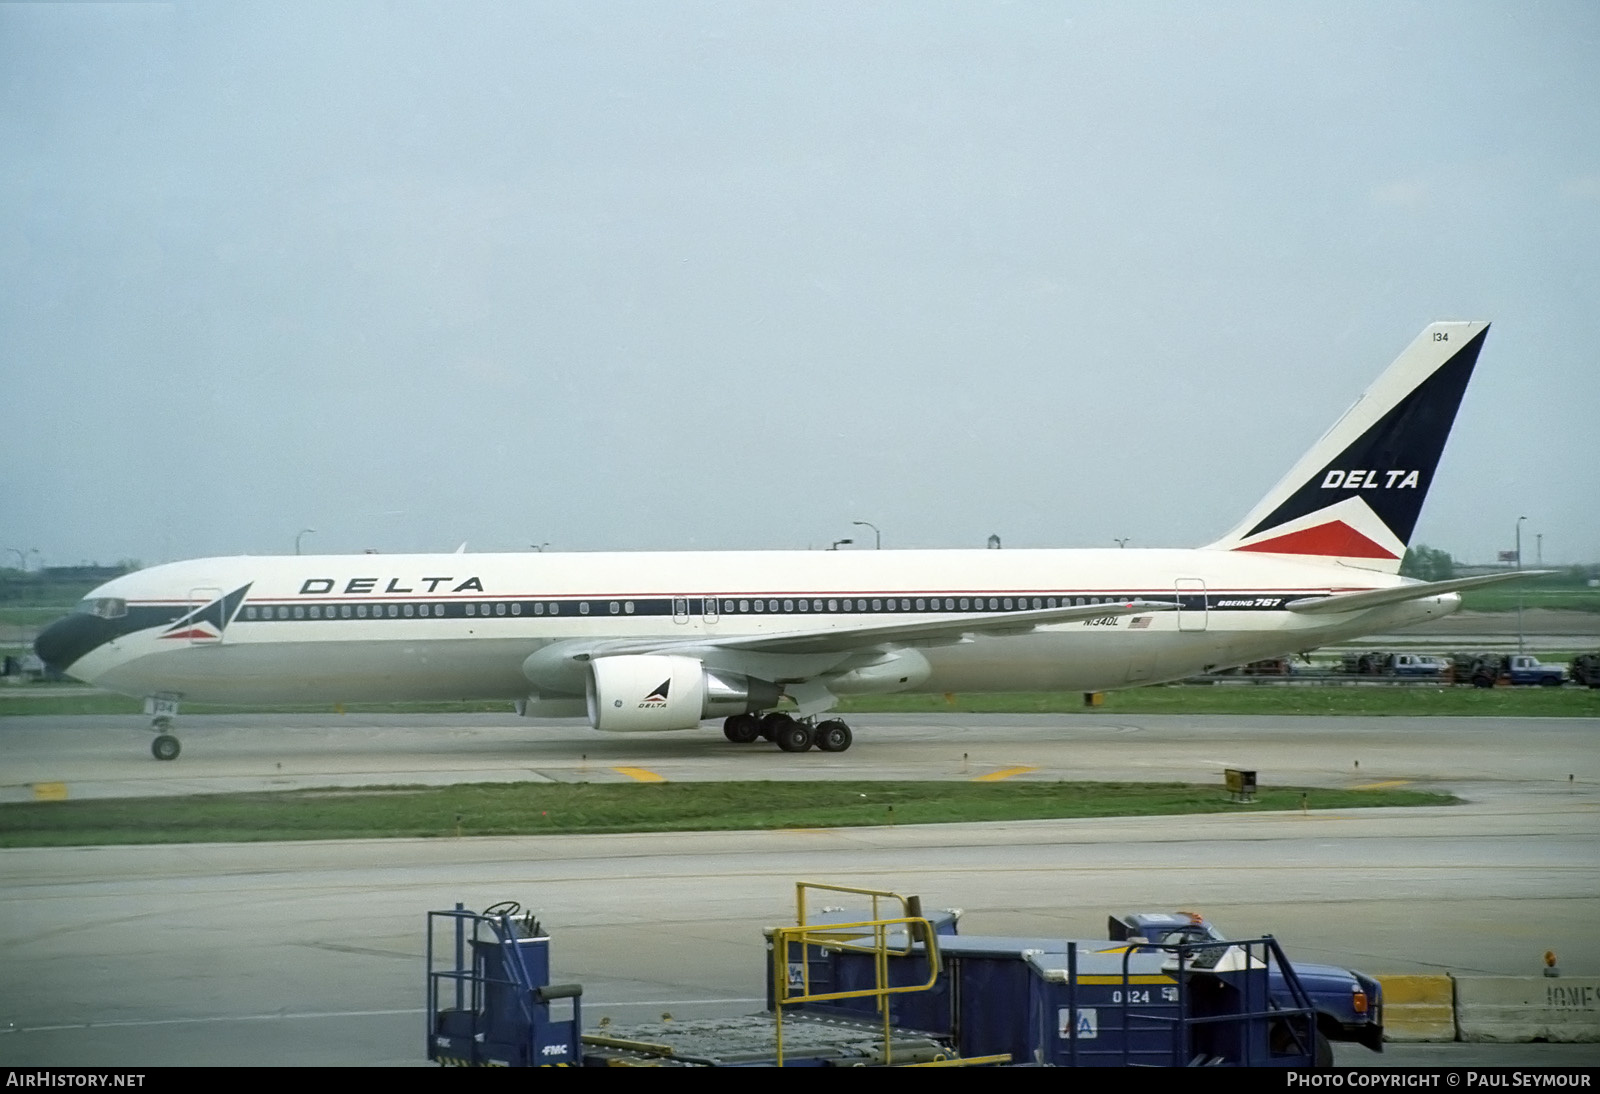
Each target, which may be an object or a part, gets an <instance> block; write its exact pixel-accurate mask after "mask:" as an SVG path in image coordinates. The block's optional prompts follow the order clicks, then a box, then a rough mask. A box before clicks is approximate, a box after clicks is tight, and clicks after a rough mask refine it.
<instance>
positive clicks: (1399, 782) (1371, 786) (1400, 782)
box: [1350, 779, 1415, 790]
mask: <svg viewBox="0 0 1600 1094" xmlns="http://www.w3.org/2000/svg"><path fill="white" fill-rule="evenodd" d="M1414 781H1415V780H1413V779H1390V780H1389V781H1388V782H1381V783H1367V784H1365V785H1364V786H1352V787H1351V788H1350V789H1352V790H1387V789H1389V788H1390V787H1391V786H1406V785H1407V784H1409V783H1411V782H1414Z"/></svg>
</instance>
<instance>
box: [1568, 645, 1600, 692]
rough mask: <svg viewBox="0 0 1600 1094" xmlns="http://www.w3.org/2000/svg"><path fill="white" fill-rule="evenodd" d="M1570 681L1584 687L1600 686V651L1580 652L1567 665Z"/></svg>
mask: <svg viewBox="0 0 1600 1094" xmlns="http://www.w3.org/2000/svg"><path fill="white" fill-rule="evenodd" d="M1568 670H1569V675H1570V676H1571V677H1572V682H1573V683H1575V684H1582V685H1583V686H1584V687H1586V688H1600V653H1580V654H1578V656H1576V657H1574V658H1573V659H1572V664H1571V665H1569V666H1568Z"/></svg>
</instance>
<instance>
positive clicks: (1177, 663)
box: [70, 550, 1459, 703]
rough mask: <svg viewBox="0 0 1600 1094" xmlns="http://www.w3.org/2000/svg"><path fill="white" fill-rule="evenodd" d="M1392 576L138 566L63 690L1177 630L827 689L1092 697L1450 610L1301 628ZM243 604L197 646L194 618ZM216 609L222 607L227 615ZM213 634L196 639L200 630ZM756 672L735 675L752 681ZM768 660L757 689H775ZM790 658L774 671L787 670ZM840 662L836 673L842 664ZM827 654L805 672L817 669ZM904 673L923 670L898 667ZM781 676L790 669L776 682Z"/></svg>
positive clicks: (773, 555) (1050, 564) (1381, 611)
mask: <svg viewBox="0 0 1600 1094" xmlns="http://www.w3.org/2000/svg"><path fill="white" fill-rule="evenodd" d="M1405 583H1406V582H1405V579H1402V578H1398V577H1392V576H1390V575H1387V574H1383V573H1377V572H1373V571H1366V570H1360V569H1355V568H1352V567H1347V566H1340V565H1328V564H1319V563H1315V562H1307V561H1303V560H1300V559H1297V558H1293V557H1285V556H1274V555H1265V554H1249V553H1242V552H1230V551H1217V550H1005V551H998V550H996V551H964V550H963V551H942V550H932V551H860V550H857V551H810V552H775V551H774V552H729V553H689V552H684V553H652V554H636V553H629V554H544V553H532V554H447V555H323V556H292V557H273V558H259V557H248V556H246V557H235V558H211V559H200V560H195V561H189V562H180V563H173V564H170V565H164V566H157V567H153V568H151V569H148V570H143V571H140V572H138V573H134V574H129V575H127V576H125V577H121V578H118V579H116V580H114V581H112V582H109V583H107V584H106V585H104V586H102V587H101V588H99V589H97V590H95V592H94V593H93V594H91V598H101V599H115V600H117V601H125V602H126V605H127V608H128V611H129V612H130V613H132V612H138V613H143V614H142V616H139V617H134V616H129V617H127V618H143V619H145V620H149V621H152V625H151V626H148V627H144V628H143V629H131V630H128V632H127V633H122V634H119V635H118V636H117V637H116V638H114V639H113V640H110V641H107V642H104V643H103V644H101V645H98V646H96V647H95V648H92V649H89V650H88V651H87V652H85V653H84V654H83V655H82V656H81V658H79V659H78V660H76V661H75V662H74V663H73V664H71V665H70V672H71V673H72V675H74V676H76V677H78V678H80V679H83V680H86V681H89V682H92V683H95V684H99V685H101V686H104V687H106V688H109V689H112V690H114V691H119V692H123V693H126V694H130V695H156V694H166V695H172V696H174V697H177V698H181V699H183V700H185V701H189V702H212V703H219V702H245V703H254V702H277V703H294V702H358V701H385V700H422V699H507V700H513V699H526V698H528V697H530V696H533V697H534V698H536V699H539V698H542V699H545V700H551V699H563V698H571V697H573V696H574V695H576V696H581V695H582V690H581V686H579V687H578V688H577V689H576V690H575V691H572V690H569V689H568V688H567V687H566V686H564V685H560V682H559V681H558V682H557V683H558V685H560V686H557V687H555V688H552V687H551V685H550V682H549V681H544V682H542V683H541V682H540V681H538V680H534V679H531V678H530V676H529V675H528V672H527V671H526V670H525V668H524V663H525V662H526V661H528V659H529V658H530V656H531V655H533V654H535V653H537V652H538V651H540V650H541V649H542V648H544V647H546V646H548V645H550V644H551V643H556V642H561V641H563V640H568V639H586V640H595V639H619V640H641V639H653V638H662V637H667V638H672V639H691V638H692V639H696V640H707V639H716V638H723V637H728V636H734V635H743V634H772V633H778V632H783V631H790V630H794V631H799V630H805V631H815V630H817V629H818V628H826V627H834V626H837V627H840V628H848V627H851V626H860V625H863V624H865V623H886V622H894V621H921V620H937V619H941V618H959V617H960V616H961V615H962V614H965V613H978V612H984V613H987V612H993V611H1011V610H1023V609H1027V608H1035V607H1055V606H1057V605H1058V604H1060V605H1063V606H1065V605H1067V604H1076V603H1080V602H1081V603H1093V602H1094V600H1095V598H1103V599H1105V600H1123V599H1126V598H1129V597H1139V598H1142V599H1145V600H1151V601H1163V602H1168V603H1171V602H1174V601H1177V602H1179V603H1181V604H1182V605H1183V606H1182V608H1180V609H1179V610H1176V611H1164V612H1153V613H1150V614H1148V615H1143V616H1138V615H1135V616H1126V615H1125V616H1108V617H1105V618H1100V619H1090V620H1086V621H1081V622H1072V623H1065V624H1054V625H1049V626H1044V627H1040V628H1038V629H1035V630H1031V631H1026V632H1024V633H1018V634H1015V635H979V636H974V637H970V638H967V639H964V640H956V641H943V642H937V643H933V642H930V643H928V644H926V645H921V644H918V643H899V645H900V646H902V647H905V646H909V647H913V648H915V649H916V652H917V654H920V657H921V658H924V659H925V660H926V665H925V666H923V667H925V671H918V672H915V673H908V674H906V675H905V676H904V677H901V678H898V679H887V680H885V679H878V678H873V677H871V675H870V673H868V674H867V675H866V676H865V677H862V676H859V675H857V676H849V675H847V674H844V673H842V672H841V673H840V674H836V679H835V681H834V685H833V691H834V692H836V693H838V694H847V693H849V692H851V691H852V690H855V691H867V690H871V691H895V690H899V691H913V690H915V691H925V692H963V691H1013V690H1071V691H1103V690H1111V689H1116V688H1124V687H1133V686H1138V685H1142V684H1149V683H1156V682H1160V681H1163V680H1172V679H1178V678H1182V677H1185V676H1189V675H1192V674H1194V673H1196V672H1199V671H1202V670H1204V669H1206V668H1208V667H1221V666H1228V665H1237V664H1242V663H1245V662H1248V661H1253V660H1257V659H1259V658H1263V657H1269V656H1275V655H1280V654H1287V653H1292V652H1297V651H1303V650H1309V649H1313V648H1315V647H1317V646H1320V645H1324V644H1327V643H1329V642H1332V641H1337V640H1341V639H1347V638H1352V637H1357V636H1359V635H1362V634H1366V633H1372V632H1374V631H1385V630H1389V629H1392V628H1398V627H1404V626H1409V625H1411V624H1414V623H1418V622H1421V621H1423V620H1426V619H1430V618H1435V617H1437V616H1441V615H1445V614H1447V613H1449V612H1451V611H1453V610H1455V608H1456V607H1457V605H1458V603H1459V600H1458V598H1457V597H1456V596H1454V595H1448V594H1447V595H1444V596H1435V597H1429V598H1424V599H1419V600H1415V601H1410V602H1407V603H1404V604H1399V605H1392V606H1387V607H1383V608H1375V609H1369V610H1366V611H1358V612H1347V613H1342V614H1332V615H1329V614H1320V615H1302V614H1299V613H1297V612H1293V611H1288V610H1285V608H1284V605H1285V604H1286V603H1288V602H1289V601H1292V600H1294V599H1297V598H1301V597H1314V596H1319V595H1324V594H1328V593H1336V592H1344V591H1351V590H1361V589H1377V588H1389V587H1392V586H1397V585H1401V584H1405ZM245 587H248V590H247V591H246V592H244V593H243V596H242V598H241V599H240V600H238V601H237V602H236V603H234V604H230V614H229V616H228V617H227V618H226V619H223V620H222V626H220V627H216V628H210V629H208V628H205V627H195V628H180V629H178V630H177V631H176V632H175V631H174V628H173V627H172V625H171V624H172V623H173V622H174V621H177V620H180V619H182V618H183V617H184V615H185V614H186V613H188V612H190V611H192V610H193V609H196V608H198V607H200V606H201V605H203V604H205V603H207V602H208V601H213V600H217V599H218V598H222V597H226V596H228V595H230V594H233V593H235V592H236V591H238V590H243V589H245ZM234 609H236V610H234ZM212 630H214V631H215V632H216V633H211V631H212ZM762 656H763V655H751V656H750V657H747V658H745V659H744V661H743V662H742V663H741V665H740V668H741V671H746V672H749V673H750V674H751V675H761V669H762V666H763V664H764V662H763V661H762ZM784 660H785V659H784V658H782V657H777V658H775V659H772V660H771V665H770V667H771V670H772V671H771V675H770V676H769V677H768V678H779V677H781V676H783V675H784V673H785V672H786V671H788V670H787V669H786V668H785V667H784V665H783V664H782V663H781V662H783V661H784ZM793 660H794V659H793V658H789V659H788V661H790V662H793ZM841 660H842V659H841ZM826 661H827V658H826V656H822V657H820V658H819V657H816V656H813V657H812V658H810V659H809V660H808V662H807V664H806V665H804V666H803V668H804V674H805V675H811V674H814V673H816V672H827V671H828V666H827V664H826ZM918 664H919V666H921V662H920V661H919V662H918ZM790 667H793V666H792V665H791V666H790Z"/></svg>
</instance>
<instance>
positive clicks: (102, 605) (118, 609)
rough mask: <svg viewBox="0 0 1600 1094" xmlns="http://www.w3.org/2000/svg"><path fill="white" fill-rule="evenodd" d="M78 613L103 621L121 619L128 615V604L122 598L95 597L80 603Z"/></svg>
mask: <svg viewBox="0 0 1600 1094" xmlns="http://www.w3.org/2000/svg"><path fill="white" fill-rule="evenodd" d="M78 611H80V612H83V613H84V614H86V615H98V616H99V617H100V618H101V619H121V618H122V617H123V616H125V615H127V614H128V602H127V601H126V600H124V599H122V598H121V597H120V596H94V597H90V598H88V599H87V600H82V601H79V603H78Z"/></svg>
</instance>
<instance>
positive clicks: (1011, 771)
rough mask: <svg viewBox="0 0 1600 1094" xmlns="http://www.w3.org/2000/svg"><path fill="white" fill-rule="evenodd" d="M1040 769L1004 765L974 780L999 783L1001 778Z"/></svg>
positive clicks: (976, 781)
mask: <svg viewBox="0 0 1600 1094" xmlns="http://www.w3.org/2000/svg"><path fill="white" fill-rule="evenodd" d="M1037 770H1039V769H1038V768H1037V767H1002V768H1001V769H1000V770H999V771H991V772H989V773H988V774H987V775H979V776H978V777H977V778H976V779H973V780H972V781H973V782H975V783H997V782H999V781H1000V780H1001V779H1009V778H1011V776H1013V775H1026V774H1027V773H1028V772H1030V771H1037Z"/></svg>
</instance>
